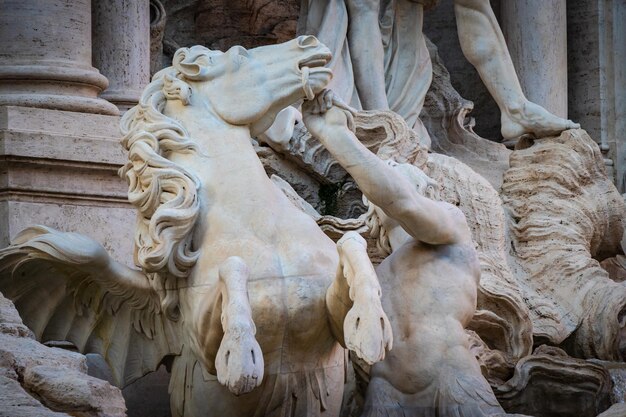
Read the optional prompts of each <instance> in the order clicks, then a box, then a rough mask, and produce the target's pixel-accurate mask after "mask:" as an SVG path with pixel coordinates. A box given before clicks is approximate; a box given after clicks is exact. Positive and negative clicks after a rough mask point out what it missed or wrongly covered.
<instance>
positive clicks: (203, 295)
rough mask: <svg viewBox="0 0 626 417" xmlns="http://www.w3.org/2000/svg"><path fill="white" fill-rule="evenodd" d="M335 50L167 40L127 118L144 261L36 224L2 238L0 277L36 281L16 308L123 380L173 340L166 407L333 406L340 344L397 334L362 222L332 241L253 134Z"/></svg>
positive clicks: (371, 347)
mask: <svg viewBox="0 0 626 417" xmlns="http://www.w3.org/2000/svg"><path fill="white" fill-rule="evenodd" d="M329 60H330V51H329V50H328V48H326V47H325V46H324V45H322V44H320V43H319V42H318V41H317V39H315V38H314V37H300V38H298V39H295V40H293V41H290V42H285V43H283V44H279V45H272V46H266V47H259V48H255V49H253V50H250V51H247V50H245V49H244V48H242V47H233V48H231V49H230V50H228V51H227V52H220V51H211V50H209V49H207V48H204V47H201V46H195V47H191V48H181V49H180V50H178V51H177V52H176V54H175V56H174V60H173V66H172V67H168V68H165V69H163V70H162V71H160V72H159V73H157V74H156V75H155V76H154V78H153V80H152V82H151V83H150V84H149V85H148V86H147V88H146V90H145V91H144V93H143V95H142V97H141V100H140V102H139V104H138V105H137V106H135V107H134V108H133V109H131V110H129V111H128V112H127V113H126V114H125V115H124V117H123V119H122V131H123V133H124V135H125V136H124V139H123V140H122V144H123V146H125V147H126V149H127V150H128V162H127V163H126V164H125V166H124V167H123V168H122V169H121V170H120V173H121V175H123V176H125V177H126V178H127V180H128V182H129V201H130V202H131V203H132V204H134V205H135V206H136V207H137V209H138V221H137V229H136V235H135V243H136V245H135V261H136V263H137V265H138V266H140V267H141V268H142V271H136V270H133V269H130V268H128V267H126V266H124V265H121V264H119V263H117V262H115V261H114V260H113V259H111V258H110V257H108V255H107V254H106V251H105V250H104V249H103V248H102V247H101V246H100V245H99V244H98V243H97V242H95V241H93V240H92V239H89V238H87V237H85V236H79V235H76V234H72V233H62V232H58V231H54V230H52V229H49V228H45V227H34V228H30V229H27V230H25V231H24V232H23V233H22V234H20V236H18V238H17V239H16V241H15V242H14V244H13V245H12V246H11V247H9V248H7V249H5V250H2V251H0V287H2V288H7V287H8V288H11V285H14V286H15V288H14V291H12V292H11V294H12V295H11V296H12V297H13V298H14V299H17V298H20V297H22V298H23V299H24V297H23V296H24V294H28V295H29V296H30V298H27V299H28V300H29V302H28V303H26V304H25V306H26V307H25V308H26V310H24V309H22V311H20V312H21V313H22V312H23V311H26V312H27V313H28V312H31V311H35V310H34V309H32V308H31V306H36V305H42V304H43V306H44V308H41V309H39V310H37V311H40V314H35V315H34V316H33V317H27V321H28V322H29V323H31V324H30V325H31V326H32V327H33V328H35V329H37V334H38V337H41V338H43V339H46V338H51V339H48V340H70V341H73V342H74V343H75V344H76V345H77V347H78V348H79V350H81V351H83V352H97V353H101V354H102V355H103V356H104V357H105V359H106V360H107V361H108V362H109V364H110V365H111V367H112V369H113V372H114V375H115V377H116V381H117V383H118V384H120V385H122V384H129V383H131V382H133V381H134V380H136V379H137V378H139V377H141V376H142V375H144V374H145V373H147V372H150V371H152V370H155V369H156V367H158V366H159V363H160V362H161V361H162V359H163V358H164V357H166V356H171V357H173V364H172V377H171V381H170V394H171V405H172V414H173V415H174V416H177V417H178V416H183V417H200V416H206V415H209V414H210V415H219V416H238V417H240V416H241V417H246V416H250V417H269V416H273V415H277V416H290V417H296V416H323V415H324V416H326V415H328V416H337V415H338V414H339V408H340V405H341V399H342V393H343V381H344V378H343V377H344V350H343V348H342V345H343V346H345V347H347V348H348V349H350V350H352V351H354V352H355V353H356V354H357V355H358V356H359V357H361V358H363V359H364V360H365V361H366V362H368V363H373V362H376V361H379V360H381V359H382V358H383V357H384V355H385V351H386V350H387V349H388V348H390V346H391V337H392V336H391V331H390V328H391V326H390V324H389V322H388V320H387V317H386V315H385V314H384V312H383V310H382V306H381V303H380V286H379V284H378V280H377V278H376V275H375V272H374V269H373V266H372V265H371V263H370V262H369V259H368V257H367V252H366V244H365V241H364V240H363V238H361V237H360V236H358V235H350V234H348V235H350V236H347V237H346V238H344V239H343V240H345V241H346V242H347V243H346V244H345V245H344V246H341V244H339V243H338V245H339V246H335V244H334V243H333V242H332V241H331V240H330V239H329V238H328V237H326V236H325V235H324V234H323V232H322V231H321V230H320V229H319V228H318V226H317V225H316V224H315V222H314V221H313V219H311V218H310V217H308V216H307V215H305V214H304V213H302V212H301V211H300V210H299V209H297V208H296V207H295V206H293V205H292V203H291V202H290V201H289V200H288V199H287V197H285V196H284V195H283V194H282V192H281V191H280V190H279V189H278V188H277V187H276V186H274V184H273V183H272V182H271V181H270V179H269V178H268V177H267V175H266V173H265V171H264V169H263V166H262V164H261V162H260V161H259V159H258V157H257V155H256V153H255V151H254V149H253V147H252V144H251V137H252V136H253V135H255V134H256V133H259V132H263V131H264V130H266V129H267V128H268V127H269V125H270V124H271V123H272V121H273V120H274V118H275V116H276V114H278V112H279V111H280V110H282V109H283V108H284V107H286V106H288V105H290V104H292V103H294V102H296V101H298V100H300V99H303V98H307V99H312V98H313V97H314V96H315V94H316V93H319V92H321V91H322V89H323V88H324V87H325V86H326V84H327V83H328V81H329V80H330V78H331V76H332V74H331V72H330V70H329V69H327V68H324V66H325V65H326V64H327V63H328V61H329ZM255 132H256V133H255ZM340 242H341V241H340ZM342 247H343V249H342ZM48 271H53V272H48ZM19 274H24V276H29V280H30V281H32V282H37V283H39V284H40V285H42V286H48V287H51V286H52V285H53V284H54V288H60V289H62V291H60V292H59V297H57V298H55V299H54V300H52V299H50V297H43V298H42V294H43V295H47V293H46V292H45V291H43V292H41V294H39V296H35V295H37V294H33V293H32V291H31V290H32V288H33V287H34V286H33V285H31V284H29V282H28V280H24V282H23V283H19V284H17V285H16V284H14V282H15V280H14V279H13V277H15V276H19ZM50 277H52V279H50ZM51 282H52V284H51ZM22 284H23V285H22ZM76 305H83V306H85V307H88V308H89V309H91V311H90V313H89V314H84V313H83V312H82V311H79V310H77V309H76ZM102 306H105V308H102ZM58 311H61V312H62V313H63V314H56V313H57V312H58ZM50 317H53V318H54V320H50ZM62 317H73V319H72V320H76V321H77V322H78V323H80V327H78V328H77V329H78V330H75V331H74V330H72V331H69V332H68V330H67V329H68V325H67V323H65V322H63V321H62V320H61V319H62ZM121 328H123V329H126V330H125V331H124V332H118V331H117V329H121Z"/></svg>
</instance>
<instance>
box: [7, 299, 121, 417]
mask: <svg viewBox="0 0 626 417" xmlns="http://www.w3.org/2000/svg"><path fill="white" fill-rule="evenodd" d="M68 415H71V416H74V417H123V416H126V407H125V405H124V399H123V398H122V394H121V392H120V390H119V389H118V388H115V387H113V386H111V385H109V384H108V383H107V382H106V381H103V380H100V379H97V378H93V377H90V376H88V375H87V364H86V361H85V357H84V356H83V355H81V354H79V353H75V352H71V351H68V350H64V349H59V348H50V347H47V346H44V345H42V344H40V343H38V342H37V341H36V340H35V338H34V335H33V333H32V332H31V331H30V330H29V329H28V328H27V327H26V326H24V324H23V323H22V320H21V319H20V317H19V315H18V313H17V310H16V309H15V307H14V306H13V303H11V302H10V301H9V300H8V299H6V298H4V296H3V295H2V294H1V293H0V416H2V417H48V416H50V417H53V416H54V417H61V416H68Z"/></svg>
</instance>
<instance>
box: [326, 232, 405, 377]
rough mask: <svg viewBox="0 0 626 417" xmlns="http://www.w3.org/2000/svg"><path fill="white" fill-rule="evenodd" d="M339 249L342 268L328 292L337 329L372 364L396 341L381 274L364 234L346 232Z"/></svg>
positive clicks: (342, 337)
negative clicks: (383, 298)
mask: <svg viewBox="0 0 626 417" xmlns="http://www.w3.org/2000/svg"><path fill="white" fill-rule="evenodd" d="M337 249H338V251H339V270H338V271H337V276H336V278H335V281H334V282H333V283H332V284H331V286H330V288H329V289H328V291H327V292H326V304H327V306H328V311H329V314H330V316H331V323H332V326H333V330H334V332H335V334H336V336H338V339H339V341H340V342H341V343H342V344H343V345H344V346H345V347H346V348H348V349H349V350H351V351H353V352H354V353H356V354H357V356H359V357H360V358H361V359H363V360H364V361H365V362H367V363H368V364H370V365H371V364H373V363H375V362H378V361H380V360H382V359H384V358H385V352H386V351H387V350H391V346H392V343H393V336H392V334H391V325H390V323H389V320H388V319H387V315H386V314H385V312H384V311H383V308H382V305H381V301H380V296H381V291H380V284H379V283H378V277H377V276H376V272H375V271H374V266H373V265H372V263H371V261H370V259H369V257H368V255H367V242H366V241H365V239H363V238H362V237H361V235H359V234H358V233H356V232H348V233H346V234H345V235H344V236H343V237H342V238H341V239H340V240H339V241H338V242H337Z"/></svg>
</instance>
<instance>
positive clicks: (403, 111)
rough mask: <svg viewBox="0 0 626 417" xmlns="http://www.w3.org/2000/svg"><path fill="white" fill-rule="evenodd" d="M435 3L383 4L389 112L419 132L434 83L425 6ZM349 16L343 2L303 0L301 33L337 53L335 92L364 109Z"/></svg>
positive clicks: (393, 0) (401, 0)
mask: <svg viewBox="0 0 626 417" xmlns="http://www.w3.org/2000/svg"><path fill="white" fill-rule="evenodd" d="M435 3H436V0H419V1H410V0H381V4H380V14H379V24H380V31H381V39H380V42H381V43H382V44H383V48H384V51H385V65H384V68H385V91H386V94H387V101H388V103H389V108H390V109H391V110H393V111H395V112H396V113H398V114H399V115H401V116H402V117H403V118H404V119H405V120H406V121H407V123H408V124H409V126H411V127H413V128H414V129H415V130H416V131H418V133H420V131H422V130H423V131H425V129H424V128H423V125H422V124H421V122H420V121H419V113H420V111H421V109H422V106H423V104H424V98H425V96H426V92H427V91H428V87H429V86H430V82H431V80H432V66H431V61H430V56H429V54H428V50H427V48H426V43H425V40H424V36H423V34H422V31H421V28H422V25H421V22H420V21H421V19H422V14H423V13H422V11H423V9H424V8H429V7H432V6H434V5H435ZM349 20H350V16H349V14H348V10H347V6H346V4H345V1H344V0H302V6H301V9H300V19H299V21H298V34H299V35H314V36H315V37H317V38H318V39H319V40H320V41H321V42H322V43H324V44H325V45H326V46H328V47H329V48H330V50H331V51H332V52H333V59H332V60H331V62H330V64H329V67H330V68H331V69H332V70H333V74H334V76H333V79H332V81H331V82H330V84H329V86H328V88H330V89H332V90H333V91H334V92H335V93H336V94H337V95H338V96H339V97H340V98H341V99H343V100H344V101H345V102H346V103H350V105H351V106H352V107H355V108H357V109H362V106H361V101H360V100H359V92H358V89H357V87H356V85H355V83H354V70H353V64H352V60H351V57H350V48H349V46H348V25H349V24H350V22H349Z"/></svg>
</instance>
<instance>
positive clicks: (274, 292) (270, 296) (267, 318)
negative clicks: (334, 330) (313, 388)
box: [248, 276, 331, 350]
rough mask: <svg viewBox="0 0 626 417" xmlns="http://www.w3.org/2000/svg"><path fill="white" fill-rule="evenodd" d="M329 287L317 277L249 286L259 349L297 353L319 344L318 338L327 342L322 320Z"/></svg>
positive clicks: (271, 280)
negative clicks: (290, 350) (304, 347)
mask: <svg viewBox="0 0 626 417" xmlns="http://www.w3.org/2000/svg"><path fill="white" fill-rule="evenodd" d="M328 286H329V282H328V280H327V279H325V278H324V277H320V276H318V277H314V276H313V277H311V276H309V277H306V276H287V277H281V278H276V279H261V280H255V281H251V282H249V283H248V296H249V298H250V306H251V307H252V316H253V319H254V322H255V324H256V327H257V338H258V339H259V343H260V344H261V346H262V347H263V345H265V346H266V347H269V348H273V349H276V348H277V347H279V346H280V347H281V348H287V349H289V348H293V349H294V350H299V349H300V348H301V347H303V346H306V345H311V344H316V343H317V342H319V341H320V340H316V339H318V338H319V337H320V335H327V337H328V338H330V337H331V336H330V330H329V328H328V324H327V320H326V319H325V317H326V301H325V300H326V290H327V288H328ZM322 339H324V338H323V337H322ZM285 342H287V344H285Z"/></svg>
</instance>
